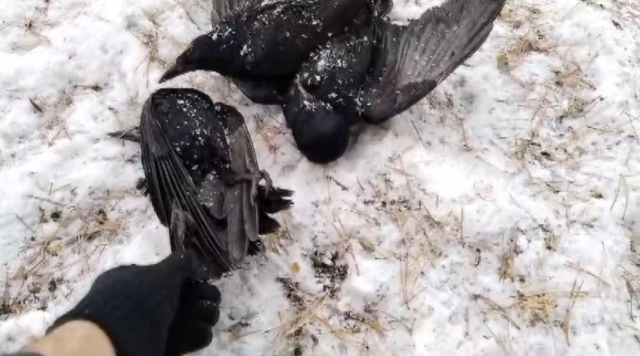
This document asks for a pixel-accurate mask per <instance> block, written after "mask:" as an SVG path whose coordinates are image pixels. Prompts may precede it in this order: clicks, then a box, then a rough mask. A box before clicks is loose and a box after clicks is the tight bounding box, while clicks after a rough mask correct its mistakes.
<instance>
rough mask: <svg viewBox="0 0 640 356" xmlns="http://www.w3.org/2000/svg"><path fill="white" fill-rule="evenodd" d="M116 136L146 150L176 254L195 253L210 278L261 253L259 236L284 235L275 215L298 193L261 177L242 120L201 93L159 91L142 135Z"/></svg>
mask: <svg viewBox="0 0 640 356" xmlns="http://www.w3.org/2000/svg"><path fill="white" fill-rule="evenodd" d="M110 135H111V136H112V137H118V138H123V139H129V140H133V141H138V142H140V145H141V147H142V166H143V169H144V173H145V179H146V183H147V186H148V190H149V195H150V198H151V202H152V205H153V208H154V210H155V212H156V214H157V215H158V218H159V219H160V222H161V223H162V224H163V225H165V226H168V227H169V231H170V239H171V248H172V250H183V249H193V250H194V251H195V252H196V253H197V254H198V255H199V257H200V258H201V259H202V261H203V262H204V264H205V266H206V268H207V274H208V276H210V277H213V278H215V277H219V276H221V275H222V274H223V273H225V272H227V271H230V270H232V269H233V268H235V267H236V266H237V265H238V264H239V263H240V262H242V261H243V259H244V258H245V256H246V255H247V253H249V252H251V251H252V250H256V248H257V245H256V244H257V243H258V239H259V237H258V235H261V234H268V233H273V232H275V231H276V230H277V229H278V228H279V224H278V222H277V221H275V220H274V219H272V218H271V217H269V215H268V214H273V213H277V212H279V211H282V210H285V209H288V208H289V207H290V206H291V204H292V202H291V200H289V198H290V197H291V195H292V194H293V192H291V191H289V190H286V189H280V188H274V187H272V186H271V180H270V178H269V175H268V174H267V173H266V172H264V171H261V170H260V169H259V166H258V162H257V160H256V155H255V151H254V148H253V143H252V141H251V137H250V136H249V132H248V130H247V128H246V126H245V122H244V118H243V117H242V115H241V114H240V113H239V112H238V111H237V110H236V109H235V108H233V107H231V106H228V105H225V104H222V103H213V102H212V101H211V99H210V98H209V97H208V96H207V95H206V94H204V93H202V92H200V91H197V90H193V89H161V90H158V91H157V92H155V93H153V94H152V95H151V97H150V98H149V99H148V100H147V102H146V103H145V105H144V108H143V111H142V117H141V119H140V127H139V128H138V129H135V130H133V131H130V132H127V133H112V134H110ZM263 179H264V180H265V181H266V185H260V184H259V183H260V182H261V181H262V180H263Z"/></svg>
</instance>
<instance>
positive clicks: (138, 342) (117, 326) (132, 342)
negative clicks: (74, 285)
mask: <svg viewBox="0 0 640 356" xmlns="http://www.w3.org/2000/svg"><path fill="white" fill-rule="evenodd" d="M111 282H112V283H110V284H108V286H109V288H110V289H111V288H115V289H117V290H119V291H120V293H119V294H117V297H114V293H108V294H107V293H104V291H103V285H102V284H100V283H96V284H95V285H94V287H92V288H91V290H90V291H89V293H88V294H87V296H86V297H85V298H84V299H82V300H81V301H80V302H79V303H78V304H77V305H76V307H75V308H73V309H71V310H70V311H69V312H67V313H66V314H64V315H62V316H61V317H60V318H58V319H57V320H56V321H55V322H54V323H53V325H52V326H51V327H50V328H49V330H47V333H49V332H51V331H52V330H54V329H56V328H58V327H60V326H61V325H63V324H65V323H67V322H70V321H74V320H85V321H90V322H92V323H94V324H96V325H97V326H98V327H100V329H102V330H103V331H104V332H105V333H106V334H107V336H108V337H109V340H110V341H111V343H112V344H113V346H114V349H115V350H116V355H117V356H158V355H162V354H163V353H164V349H165V344H166V338H167V330H164V329H163V328H162V327H159V326H160V325H168V323H169V322H170V320H165V318H167V313H166V312H165V310H167V308H168V306H167V302H166V300H165V299H166V298H163V296H162V293H157V294H154V295H153V297H152V298H148V297H145V298H144V299H142V298H141V296H140V295H139V294H138V293H136V291H137V290H138V289H141V288H148V287H146V286H144V287H142V286H141V284H146V283H147V282H146V281H139V280H133V279H130V278H126V277H124V278H123V276H120V279H119V280H118V283H117V284H114V283H113V282H114V281H111ZM151 284H154V283H151ZM103 295H108V296H109V298H108V299H107V298H104V297H103ZM139 309H143V310H156V311H157V313H151V315H148V314H147V315H144V317H140V316H139V313H137V312H136V311H137V310H139Z"/></svg>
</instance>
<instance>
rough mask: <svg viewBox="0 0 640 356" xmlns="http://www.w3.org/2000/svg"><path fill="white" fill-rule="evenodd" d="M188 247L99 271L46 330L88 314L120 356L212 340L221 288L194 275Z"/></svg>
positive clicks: (170, 351) (169, 354) (153, 355)
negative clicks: (148, 262) (147, 263)
mask: <svg viewBox="0 0 640 356" xmlns="http://www.w3.org/2000/svg"><path fill="white" fill-rule="evenodd" d="M197 269H198V264H197V262H196V257H195V256H194V255H193V254H192V253H190V252H186V253H185V252H180V253H174V254H172V255H171V256H169V257H168V258H166V259H165V260H163V261H162V262H160V263H158V264H156V265H151V266H123V267H118V268H115V269H112V270H110V271H107V272H105V273H103V274H102V275H100V276H99V277H98V279H96V281H95V282H94V284H93V286H92V287H91V289H90V290H89V293H88V294H87V295H86V296H85V297H84V298H83V299H82V300H81V301H80V302H79V303H78V305H77V306H76V307H75V308H73V309H72V310H71V311H69V312H68V313H67V314H65V315H63V316H62V317H60V318H59V319H58V320H56V322H55V323H54V324H53V326H52V327H51V328H50V329H49V331H51V330H53V329H55V328H56V327H59V326H60V325H62V324H64V323H66V322H69V321H72V320H88V321H91V322H93V323H95V324H96V325H98V326H99V327H100V328H101V329H102V330H104V331H105V333H106V334H107V335H108V336H109V339H110V340H111V342H112V343H113V345H114V347H115V350H116V354H117V355H118V356H160V355H165V356H177V355H182V354H185V353H189V352H193V351H196V350H199V349H201V348H204V347H205V346H207V345H209V344H210V343H211V340H212V337H213V334H212V331H211V327H213V325H214V324H215V323H216V322H217V321H218V317H219V316H220V311H219V305H220V291H219V290H218V289H217V288H216V287H215V286H212V285H209V284H207V283H206V282H201V281H197V280H196V279H195V278H194V277H195V274H196V271H197Z"/></svg>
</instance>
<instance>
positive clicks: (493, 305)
mask: <svg viewBox="0 0 640 356" xmlns="http://www.w3.org/2000/svg"><path fill="white" fill-rule="evenodd" d="M473 299H474V300H476V301H478V300H482V301H483V302H485V303H487V304H488V305H489V307H490V308H491V310H496V311H498V312H500V314H501V315H502V316H503V317H504V318H505V319H507V321H508V322H510V323H511V324H512V325H513V326H515V328H516V329H518V330H520V326H519V325H518V323H516V322H515V320H513V319H512V318H511V316H510V315H509V312H508V311H507V309H506V308H504V307H503V306H501V305H500V304H498V303H496V302H494V301H493V300H491V299H489V298H487V297H485V296H483V295H481V294H475V295H473Z"/></svg>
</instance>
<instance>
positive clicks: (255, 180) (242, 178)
mask: <svg viewBox="0 0 640 356" xmlns="http://www.w3.org/2000/svg"><path fill="white" fill-rule="evenodd" d="M262 180H264V184H265V191H266V193H265V195H266V194H269V191H270V190H271V188H273V180H272V179H271V176H270V175H269V173H268V172H267V171H265V170H260V171H259V172H256V173H247V174H236V176H235V177H234V183H235V184H238V183H240V182H251V203H252V204H255V202H256V198H257V197H258V185H259V184H260V181H262Z"/></svg>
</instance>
